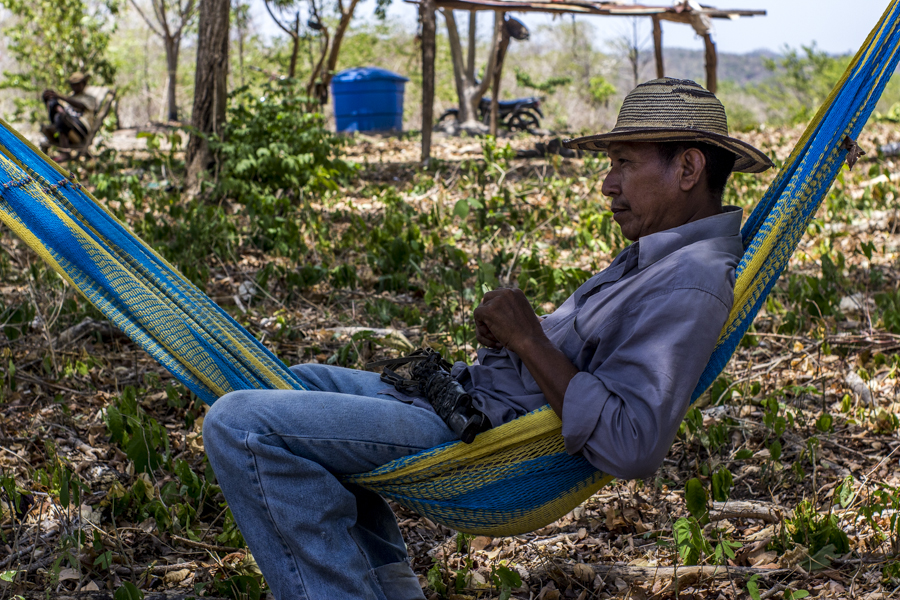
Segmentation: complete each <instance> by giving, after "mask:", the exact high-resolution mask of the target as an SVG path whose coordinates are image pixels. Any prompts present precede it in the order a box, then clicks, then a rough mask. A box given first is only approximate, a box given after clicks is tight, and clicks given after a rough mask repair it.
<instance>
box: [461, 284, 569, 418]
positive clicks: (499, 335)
mask: <svg viewBox="0 0 900 600" xmlns="http://www.w3.org/2000/svg"><path fill="white" fill-rule="evenodd" d="M475 338H476V339H477V340H478V342H479V343H480V344H482V345H484V346H487V347H488V348H502V347H506V348H508V349H509V350H512V351H513V352H515V353H516V354H517V355H519V358H520V359H522V362H523V363H525V366H526V367H527V368H528V371H529V372H530V373H531V376H532V377H534V380H535V382H536V383H537V384H538V387H540V388H541V391H542V392H544V397H546V398H547V402H549V403H550V406H551V408H553V410H554V411H555V412H556V414H557V415H559V417H560V418H562V407H563V401H564V400H565V396H566V389H568V387H569V382H570V381H572V378H573V377H575V375H577V374H578V369H577V368H576V367H575V365H573V364H572V361H570V360H569V359H568V358H567V357H566V355H565V354H563V353H562V352H560V351H559V349H558V348H556V346H554V345H553V343H552V342H551V341H550V339H549V338H548V337H547V335H546V334H545V333H544V330H543V328H542V327H541V319H540V318H538V316H537V315H536V314H534V309H532V308H531V304H529V303H528V299H527V298H526V297H525V294H523V293H522V290H507V289H503V290H494V291H492V292H488V293H487V294H485V295H484V298H482V299H481V306H479V307H478V308H476V309H475Z"/></svg>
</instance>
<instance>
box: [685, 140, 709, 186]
mask: <svg viewBox="0 0 900 600" xmlns="http://www.w3.org/2000/svg"><path fill="white" fill-rule="evenodd" d="M678 167H679V170H680V171H681V173H680V174H681V178H680V185H681V191H682V192H689V191H691V190H693V189H694V188H695V187H697V185H699V184H700V182H701V180H700V177H701V176H702V175H703V170H704V169H705V168H706V155H705V154H703V152H701V151H700V150H699V149H697V148H688V149H687V150H685V151H684V152H682V153H681V157H680V158H679V161H678Z"/></svg>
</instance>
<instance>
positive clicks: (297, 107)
mask: <svg viewBox="0 0 900 600" xmlns="http://www.w3.org/2000/svg"><path fill="white" fill-rule="evenodd" d="M299 90H300V86H299V84H298V83H297V82H296V80H293V79H283V80H280V81H273V82H268V83H266V84H265V85H264V86H263V88H262V90H261V92H257V91H254V90H251V89H250V88H248V87H243V88H239V89H237V90H235V91H234V92H233V93H232V94H231V95H230V97H229V109H228V113H229V114H228V122H227V123H226V125H225V127H224V129H223V132H222V137H221V138H220V139H213V140H211V142H210V147H211V148H212V150H213V151H214V152H215V153H216V154H217V156H218V157H219V173H218V180H217V183H216V188H215V192H214V195H215V196H216V198H217V199H220V200H221V199H224V198H229V199H231V200H233V201H235V202H237V203H239V204H241V205H243V206H244V207H245V208H246V215H247V216H248V217H249V218H250V221H251V224H250V227H251V238H252V239H253V242H254V243H255V245H257V246H258V247H260V249H262V250H266V251H267V250H275V251H278V252H281V253H283V254H289V253H291V249H292V248H293V247H295V246H296V245H297V244H298V233H299V226H300V223H299V222H298V221H299V219H298V218H297V215H296V207H297V206H298V205H303V204H305V203H306V201H307V199H308V198H309V196H310V195H319V194H322V193H324V192H327V191H328V190H337V189H338V185H339V184H340V183H341V182H343V181H344V180H345V179H346V177H347V176H348V175H349V174H350V173H351V172H352V170H353V169H352V166H351V165H350V164H349V163H347V162H345V161H343V160H342V159H341V158H340V154H341V149H342V148H343V146H344V145H345V143H346V142H345V139H344V138H342V137H339V136H337V135H335V134H334V133H332V132H330V131H328V130H327V129H326V128H325V118H324V117H323V116H322V114H321V113H318V112H310V111H309V110H308V106H309V105H310V102H309V99H308V98H305V97H304V96H302V95H300V91H299Z"/></svg>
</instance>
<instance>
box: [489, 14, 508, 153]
mask: <svg viewBox="0 0 900 600" xmlns="http://www.w3.org/2000/svg"><path fill="white" fill-rule="evenodd" d="M494 14H495V17H494V18H496V19H500V20H501V21H505V20H506V13H505V12H497V13H494ZM500 27H502V30H501V33H500V43H499V44H498V47H497V59H496V60H495V62H494V72H493V73H492V77H493V81H492V85H491V127H490V134H491V135H492V136H494V137H495V138H496V137H497V120H498V119H499V116H500V78H501V76H502V75H503V59H504V58H506V49H507V48H509V31H507V30H506V23H505V22H504V23H502V24H501V25H500Z"/></svg>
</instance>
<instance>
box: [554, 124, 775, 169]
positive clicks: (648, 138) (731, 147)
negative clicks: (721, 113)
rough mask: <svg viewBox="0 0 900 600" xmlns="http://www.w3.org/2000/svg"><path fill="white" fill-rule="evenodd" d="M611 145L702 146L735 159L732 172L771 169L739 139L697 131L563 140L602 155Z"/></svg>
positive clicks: (623, 131) (626, 130)
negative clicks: (645, 143) (638, 143)
mask: <svg viewBox="0 0 900 600" xmlns="http://www.w3.org/2000/svg"><path fill="white" fill-rule="evenodd" d="M613 142H649V143H654V142H705V143H707V144H712V145H714V146H719V147H720V148H724V149H725V150H728V151H729V152H733V153H734V154H736V155H737V160H736V161H735V163H734V169H733V170H734V171H739V172H742V173H761V172H763V171H765V170H766V169H768V168H770V167H772V166H773V163H772V161H771V160H770V159H769V157H768V156H766V155H765V154H764V153H763V152H762V151H761V150H759V149H757V148H754V147H753V146H751V145H750V144H748V143H747V142H743V141H741V140H739V139H736V138H733V137H730V136H727V135H720V134H717V133H712V132H709V131H699V130H697V129H687V128H684V129H681V128H666V127H622V128H616V129H614V130H613V131H610V132H609V133H601V134H598V135H587V136H584V137H580V138H575V139H571V140H563V146H565V147H566V148H572V149H578V150H594V151H600V152H605V151H606V150H607V149H608V148H609V145H610V144H611V143H613Z"/></svg>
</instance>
